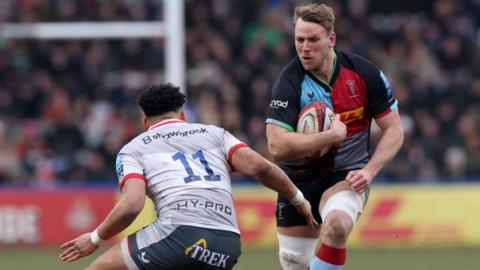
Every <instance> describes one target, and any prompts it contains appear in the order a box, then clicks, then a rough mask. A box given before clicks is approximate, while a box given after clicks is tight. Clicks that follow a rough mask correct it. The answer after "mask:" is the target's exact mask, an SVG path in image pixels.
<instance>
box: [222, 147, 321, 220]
mask: <svg viewBox="0 0 480 270" xmlns="http://www.w3.org/2000/svg"><path fill="white" fill-rule="evenodd" d="M231 162H232V164H233V166H234V167H235V169H236V170H237V171H238V172H240V173H243V174H246V175H249V176H252V177H254V178H255V179H256V180H257V181H259V182H261V183H262V184H263V185H264V186H266V187H268V188H270V189H273V190H275V191H276V192H278V193H280V194H281V195H282V196H284V197H285V198H288V199H290V201H291V202H292V204H293V205H294V206H295V207H296V208H297V210H298V211H299V212H300V214H302V215H303V216H304V217H305V219H306V220H307V222H308V224H309V225H311V226H317V225H318V223H317V221H316V220H315V218H314V217H313V215H312V212H311V206H310V203H309V202H308V201H307V200H306V199H305V198H304V197H303V194H302V192H301V191H300V190H299V189H298V188H297V187H296V186H295V185H294V184H293V183H292V181H291V180H290V178H288V176H287V175H286V174H285V173H284V172H283V171H282V170H281V169H280V168H279V167H278V166H277V165H275V164H273V163H271V162H269V161H268V160H266V159H265V158H263V157H262V156H261V155H260V154H258V153H257V152H255V151H253V150H252V149H251V148H249V147H243V148H240V149H238V150H237V151H236V152H235V153H234V154H233V155H232V158H231Z"/></svg>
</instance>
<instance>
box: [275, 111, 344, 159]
mask: <svg viewBox="0 0 480 270" xmlns="http://www.w3.org/2000/svg"><path fill="white" fill-rule="evenodd" d="M266 131H267V140H268V150H269V151H270V154H271V155H272V158H273V159H274V160H275V161H277V162H278V161H289V160H296V159H301V158H306V157H311V156H313V155H314V154H315V153H318V152H319V151H321V150H322V149H323V148H325V147H329V146H333V145H338V144H340V143H341V142H342V141H343V140H344V139H345V137H346V135H347V128H346V126H345V124H343V123H342V122H341V121H340V116H339V115H338V114H337V115H335V118H334V120H333V122H332V126H331V128H330V129H329V130H327V131H324V132H318V133H310V134H303V133H297V132H290V131H288V130H286V129H285V128H283V127H280V126H278V125H275V124H267V128H266Z"/></svg>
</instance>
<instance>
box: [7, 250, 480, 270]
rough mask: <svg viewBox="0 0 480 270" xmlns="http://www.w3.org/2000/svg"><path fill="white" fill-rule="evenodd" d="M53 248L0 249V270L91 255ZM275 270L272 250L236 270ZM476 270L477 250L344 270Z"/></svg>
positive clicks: (399, 255) (378, 258) (367, 255)
mask: <svg viewBox="0 0 480 270" xmlns="http://www.w3.org/2000/svg"><path fill="white" fill-rule="evenodd" d="M58 252H59V250H57V249H53V248H23V249H20V248H0V269H2V270H32V269H46V270H47V269H48V270H67V269H68V270H70V269H83V267H85V266H87V265H88V263H89V262H91V261H92V260H93V258H94V257H96V256H98V255H100V254H101V252H98V251H97V252H96V253H95V254H94V255H92V256H90V257H87V258H84V259H81V260H80V261H78V262H74V263H70V264H67V263H62V262H60V261H58V259H57V256H58ZM270 269H274V270H278V269H280V267H279V265H278V263H277V257H276V254H275V251H274V250H269V249H247V248H244V249H243V252H242V256H241V257H240V261H239V263H238V264H237V266H236V267H235V270H270ZM354 269H355V270H385V269H387V270H406V269H408V270H475V269H480V249H473V248H472V249H467V248H465V249H388V250H384V249H365V250H349V253H348V258H347V265H346V267H345V270H354Z"/></svg>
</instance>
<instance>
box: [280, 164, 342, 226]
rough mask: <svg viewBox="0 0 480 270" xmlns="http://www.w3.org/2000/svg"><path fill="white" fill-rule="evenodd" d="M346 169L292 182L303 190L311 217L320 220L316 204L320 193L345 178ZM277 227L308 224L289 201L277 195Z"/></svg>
mask: <svg viewBox="0 0 480 270" xmlns="http://www.w3.org/2000/svg"><path fill="white" fill-rule="evenodd" d="M348 172H349V170H348V171H338V172H333V173H331V174H329V175H327V176H323V177H322V178H321V179H316V180H312V181H301V182H294V183H295V185H296V186H297V187H298V188H299V189H300V190H301V191H302V192H303V196H305V198H306V199H307V200H308V201H309V202H310V204H311V205H312V214H313V217H314V218H315V219H316V220H317V221H318V222H319V223H321V222H322V218H321V217H320V213H319V211H318V206H319V204H320V198H321V197H322V194H323V193H324V192H325V191H326V190H327V189H328V188H330V187H332V186H333V185H335V184H336V183H338V182H340V181H343V180H345V177H347V174H348ZM275 216H276V219H277V226H278V227H292V226H300V225H308V224H307V221H306V220H305V218H304V217H303V216H302V215H300V213H298V211H297V209H296V208H295V207H294V206H293V205H292V204H291V203H290V201H289V200H288V199H287V198H285V197H283V196H280V195H278V198H277V210H276V211H275Z"/></svg>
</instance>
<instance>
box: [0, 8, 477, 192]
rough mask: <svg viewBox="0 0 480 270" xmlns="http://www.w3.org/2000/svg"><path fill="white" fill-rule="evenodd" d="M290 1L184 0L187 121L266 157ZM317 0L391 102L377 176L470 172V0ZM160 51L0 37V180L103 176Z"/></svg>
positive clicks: (74, 15)
mask: <svg viewBox="0 0 480 270" xmlns="http://www.w3.org/2000/svg"><path fill="white" fill-rule="evenodd" d="M300 2H305V1H293V0H284V1H281V0H275V1H273V0H269V1H253V0H243V1H240V0H232V1H221V0H201V1H200V0H198V1H194V0H187V1H186V26H187V29H186V54H187V80H188V81H187V92H188V95H189V96H188V97H189V101H188V103H187V112H189V114H190V115H188V118H189V119H192V120H197V121H200V122H203V123H206V124H215V125H217V124H219V125H222V126H225V127H226V128H228V129H229V130H231V131H232V132H234V133H235V134H236V135H237V136H238V137H239V138H241V139H242V140H245V142H247V143H249V144H250V145H251V146H252V147H253V148H255V149H256V150H258V151H259V152H260V153H262V154H264V155H265V156H267V157H268V150H267V145H266V141H265V134H264V133H265V130H264V129H265V125H264V123H263V121H264V114H265V109H266V106H267V105H268V102H269V96H270V89H271V87H272V83H273V80H274V79H275V77H276V76H277V74H278V72H280V70H279V69H280V68H281V66H283V65H285V63H286V62H287V61H289V60H290V59H291V57H293V55H294V50H293V46H292V45H291V44H292V42H291V40H292V39H293V36H292V30H293V26H292V25H291V23H292V12H293V6H294V5H295V4H298V3H300ZM326 2H328V3H329V4H331V5H333V6H335V10H336V12H337V23H336V28H337V30H338V31H337V33H338V36H337V46H338V47H339V48H341V49H343V50H347V51H352V52H354V53H358V54H360V55H364V56H366V57H367V58H371V59H373V60H374V61H375V62H376V64H378V65H379V66H380V67H381V68H382V69H383V70H384V71H385V72H386V73H387V75H388V77H389V78H390V79H391V84H392V86H393V89H394V92H395V94H396V96H397V98H398V100H399V102H400V112H401V117H402V122H403V123H404V126H405V132H406V135H407V138H406V141H405V145H404V147H403V149H402V150H401V152H400V153H399V155H398V157H397V158H396V159H395V160H394V161H393V162H392V163H391V164H389V166H387V167H386V168H385V170H384V171H383V172H382V174H383V176H384V179H387V181H401V182H412V181H437V180H439V179H440V180H442V179H445V180H451V179H460V178H462V177H469V176H477V177H479V178H478V179H479V180H480V117H479V116H478V115H480V105H478V104H480V79H479V78H480V76H479V75H480V67H479V65H478V64H477V63H478V62H479V61H480V30H479V29H480V27H479V23H480V21H479V19H478V18H480V2H479V1H473V0H472V1H467V0H466V1H453V0H434V1H414V0H402V1H400V0H392V1H379V0H370V1H367V0H343V1H326ZM161 19H162V1H160V0H145V1H132V0H122V1H98V0H76V1H73V0H69V1H54V0H19V1H13V0H4V1H0V21H2V22H40V21H137V20H161ZM163 49H164V43H163V41H162V40H161V39H139V40H133V39H130V40H92V41H86V40H81V41H79V40H73V41H45V40H30V39H29V40H0V147H1V149H2V155H0V183H3V184H8V185H41V186H48V185H53V184H57V183H62V182H85V181H96V182H102V181H108V182H111V181H113V179H114V178H115V174H114V172H115V170H114V166H115V164H114V163H115V155H116V152H117V151H118V150H119V147H120V146H121V145H123V144H124V143H125V142H126V141H127V140H129V139H131V138H132V137H134V136H135V135H136V134H138V132H139V131H141V129H142V127H141V126H140V125H139V124H138V122H139V121H138V119H139V118H140V114H139V112H138V110H137V109H136V106H135V102H136V101H135V97H136V89H138V88H140V87H142V86H144V85H147V84H150V83H153V82H156V81H160V80H163V77H164V73H165V72H164V71H163V61H164V59H163ZM376 139H378V138H377V137H376V129H375V127H373V129H372V142H373V143H374V142H375V140H376ZM442 176H444V177H442ZM452 177H455V178H452Z"/></svg>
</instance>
